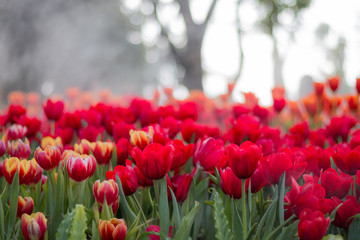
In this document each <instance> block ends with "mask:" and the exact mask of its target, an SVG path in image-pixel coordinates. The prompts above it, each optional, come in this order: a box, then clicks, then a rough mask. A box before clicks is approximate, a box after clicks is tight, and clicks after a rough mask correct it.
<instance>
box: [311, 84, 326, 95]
mask: <svg viewBox="0 0 360 240" xmlns="http://www.w3.org/2000/svg"><path fill="white" fill-rule="evenodd" d="M313 84H314V90H315V94H316V96H318V97H321V96H322V95H323V93H324V89H325V84H324V83H321V82H313Z"/></svg>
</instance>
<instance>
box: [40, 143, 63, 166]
mask: <svg viewBox="0 0 360 240" xmlns="http://www.w3.org/2000/svg"><path fill="white" fill-rule="evenodd" d="M34 157H35V159H36V161H37V163H38V164H39V165H40V167H42V168H43V169H44V170H46V171H51V170H53V169H54V168H56V167H57V166H58V165H59V162H60V158H61V150H60V148H59V147H57V146H49V145H48V146H46V147H45V149H42V148H41V147H38V148H37V149H36V150H35V153H34Z"/></svg>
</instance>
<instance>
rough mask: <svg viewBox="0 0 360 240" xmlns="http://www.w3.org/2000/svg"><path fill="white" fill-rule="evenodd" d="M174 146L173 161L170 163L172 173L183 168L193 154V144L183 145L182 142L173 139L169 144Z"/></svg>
mask: <svg viewBox="0 0 360 240" xmlns="http://www.w3.org/2000/svg"><path fill="white" fill-rule="evenodd" d="M171 144H172V145H173V146H174V149H175V152H174V160H173V161H172V164H171V167H170V170H172V171H174V170H177V169H179V168H180V167H181V166H183V165H184V164H185V163H186V162H187V160H188V159H189V158H190V157H191V155H192V153H193V146H194V145H193V144H188V145H185V144H184V143H183V141H181V140H179V139H174V140H173V141H172V143H171Z"/></svg>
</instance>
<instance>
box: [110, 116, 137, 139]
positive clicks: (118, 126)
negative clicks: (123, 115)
mask: <svg viewBox="0 0 360 240" xmlns="http://www.w3.org/2000/svg"><path fill="white" fill-rule="evenodd" d="M132 129H135V125H133V124H128V123H126V122H123V121H119V122H117V123H115V124H114V126H113V137H114V140H115V142H117V141H118V140H119V139H120V138H126V139H128V140H130V134H129V132H130V130H132Z"/></svg>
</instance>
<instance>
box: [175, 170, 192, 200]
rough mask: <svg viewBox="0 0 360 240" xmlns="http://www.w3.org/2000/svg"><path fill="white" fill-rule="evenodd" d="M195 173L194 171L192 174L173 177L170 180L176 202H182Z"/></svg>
mask: <svg viewBox="0 0 360 240" xmlns="http://www.w3.org/2000/svg"><path fill="white" fill-rule="evenodd" d="M194 173H195V169H194V170H193V173H192V174H189V173H188V174H182V175H175V176H173V177H172V178H171V184H172V186H173V191H174V194H175V197H176V200H177V201H178V202H184V201H185V199H186V197H187V195H188V192H189V188H190V184H191V181H192V180H193V176H194Z"/></svg>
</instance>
